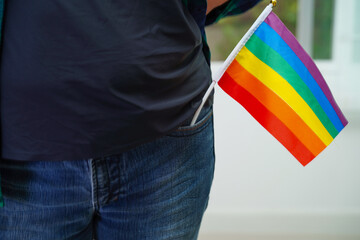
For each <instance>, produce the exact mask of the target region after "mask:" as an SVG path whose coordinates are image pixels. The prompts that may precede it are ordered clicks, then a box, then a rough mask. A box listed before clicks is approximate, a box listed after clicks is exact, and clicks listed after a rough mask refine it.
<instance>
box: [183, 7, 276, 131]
mask: <svg viewBox="0 0 360 240" xmlns="http://www.w3.org/2000/svg"><path fill="white" fill-rule="evenodd" d="M270 2H271V3H270V4H269V5H268V6H267V7H266V8H265V9H264V11H263V12H262V13H261V14H260V16H259V17H258V18H257V19H256V21H255V22H254V23H253V25H252V26H251V27H250V29H249V30H248V31H247V32H246V34H245V35H244V36H243V37H242V38H241V40H240V42H239V43H238V44H237V45H236V46H235V48H234V49H233V50H232V52H231V53H230V55H229V56H228V57H227V58H226V60H225V62H224V63H223V64H222V65H221V67H220V69H219V71H218V72H216V73H215V74H214V80H213V81H212V83H211V84H210V86H209V88H208V89H207V91H206V93H205V95H204V97H203V98H202V101H201V104H200V106H199V107H198V109H197V110H196V112H195V114H194V117H193V119H192V121H191V124H190V126H193V125H194V124H195V122H196V120H197V119H198V117H199V114H200V112H201V109H202V108H203V107H204V104H205V102H206V100H207V99H208V97H209V96H210V93H211V92H212V90H213V89H214V87H215V85H216V83H217V82H218V81H219V80H220V78H221V77H222V75H223V74H224V73H225V71H226V69H227V68H228V67H229V65H230V64H231V62H232V61H233V60H234V58H235V57H236V55H238V53H239V52H240V50H241V49H242V48H243V47H244V46H245V44H246V42H247V41H248V40H249V38H250V37H251V36H252V35H253V33H254V32H255V31H256V29H257V28H258V27H259V26H260V24H261V23H262V22H263V21H264V20H265V19H266V18H267V16H268V15H269V14H270V13H271V11H272V8H273V6H275V5H276V1H275V0H272V1H270Z"/></svg>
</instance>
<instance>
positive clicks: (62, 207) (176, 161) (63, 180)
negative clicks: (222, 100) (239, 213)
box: [0, 107, 214, 240]
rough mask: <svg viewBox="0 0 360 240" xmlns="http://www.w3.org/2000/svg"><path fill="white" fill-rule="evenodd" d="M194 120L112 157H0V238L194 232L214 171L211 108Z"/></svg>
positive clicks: (155, 237) (132, 239)
mask: <svg viewBox="0 0 360 240" xmlns="http://www.w3.org/2000/svg"><path fill="white" fill-rule="evenodd" d="M200 119H201V120H199V121H198V122H197V124H196V125H195V126H194V127H189V126H182V127H180V128H179V129H177V130H176V131H174V132H172V133H170V134H168V135H166V136H164V137H162V138H159V139H157V140H155V141H153V142H151V143H147V144H144V145H141V146H139V147H137V148H134V149H132V150H129V151H127V152H124V153H121V154H118V155H114V156H109V157H103V158H97V159H88V160H78V161H34V162H23V161H13V160H8V159H2V160H1V161H0V170H1V176H2V181H1V184H2V188H3V195H4V203H5V206H4V208H1V209H0V239H7V240H12V239H18V240H27V239H31V240H42V239H44V240H45V239H46V240H57V239H59V240H63V239H76V240H82V239H84V240H85V239H86V240H91V239H98V240H113V239H114V240H116V239H122V240H137V239H141V240H143V239H149V240H162V239H179V240H181V239H183V240H193V239H197V235H198V231H199V227H200V223H201V219H202V216H203V213H204V211H205V209H206V207H207V203H208V197H209V191H210V187H211V183H212V179H213V173H214V145H213V144H214V142H213V119H212V108H211V107H208V108H206V109H204V111H202V114H201V117H200ZM185 124H188V123H185Z"/></svg>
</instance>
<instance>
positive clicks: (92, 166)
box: [90, 159, 97, 211]
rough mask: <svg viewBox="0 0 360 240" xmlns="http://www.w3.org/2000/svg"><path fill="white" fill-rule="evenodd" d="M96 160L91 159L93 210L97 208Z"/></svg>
mask: <svg viewBox="0 0 360 240" xmlns="http://www.w3.org/2000/svg"><path fill="white" fill-rule="evenodd" d="M94 161H95V160H94V159H90V175H91V201H92V205H93V210H94V211H95V210H96V201H97V199H96V198H97V193H96V192H97V189H96V188H97V184H96V167H95V162H94Z"/></svg>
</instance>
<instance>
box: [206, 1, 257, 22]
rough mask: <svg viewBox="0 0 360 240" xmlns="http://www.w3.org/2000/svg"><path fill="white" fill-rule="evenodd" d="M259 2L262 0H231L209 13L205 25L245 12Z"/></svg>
mask: <svg viewBox="0 0 360 240" xmlns="http://www.w3.org/2000/svg"><path fill="white" fill-rule="evenodd" d="M258 2H260V0H229V1H227V2H226V3H224V4H222V5H220V6H218V7H216V8H214V9H213V10H212V11H211V12H210V13H208V14H207V16H206V23H205V25H210V24H213V23H215V22H217V21H219V20H220V19H222V18H224V17H227V16H233V15H237V14H240V13H243V12H245V11H247V10H248V9H250V8H252V7H253V6H255V5H256V4H257V3H258Z"/></svg>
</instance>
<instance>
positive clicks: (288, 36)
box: [265, 12, 348, 127]
mask: <svg viewBox="0 0 360 240" xmlns="http://www.w3.org/2000/svg"><path fill="white" fill-rule="evenodd" d="M265 22H266V23H267V24H268V25H269V26H270V27H271V28H272V29H274V30H275V31H276V32H277V33H278V34H279V35H280V36H281V38H282V39H283V40H284V41H285V42H286V43H287V45H289V47H290V48H291V49H292V50H293V51H294V52H295V54H296V55H297V56H298V58H299V59H300V60H301V61H302V62H303V63H304V65H305V66H306V68H307V69H308V70H309V72H310V74H311V75H312V76H313V78H314V79H315V81H316V82H317V84H318V85H319V86H320V88H321V89H322V91H323V92H324V94H325V96H326V97H327V99H328V100H329V102H330V103H331V105H332V107H333V108H334V110H335V111H336V113H337V115H338V116H339V119H340V120H341V122H342V124H343V125H344V127H345V126H346V124H347V123H348V121H347V120H346V118H345V116H344V114H343V113H342V112H341V110H340V108H339V106H338V105H337V104H336V102H335V99H334V97H333V95H332V94H331V91H330V89H329V87H328V85H327V84H326V82H325V80H324V77H323V76H322V75H321V73H320V71H319V69H318V68H317V67H316V65H315V63H314V61H313V60H312V59H311V57H310V56H309V55H308V54H307V53H306V52H305V50H304V49H303V48H302V47H301V45H300V44H299V42H298V41H297V40H296V38H295V37H294V35H293V34H292V33H291V32H290V31H289V30H288V29H287V28H286V26H285V25H284V24H283V23H282V22H281V20H280V19H279V18H278V17H277V16H276V14H275V13H273V12H271V13H270V14H269V16H268V17H267V18H266V19H265Z"/></svg>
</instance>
